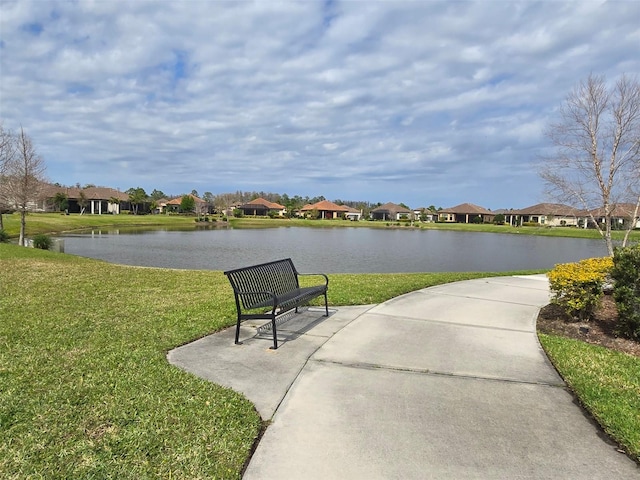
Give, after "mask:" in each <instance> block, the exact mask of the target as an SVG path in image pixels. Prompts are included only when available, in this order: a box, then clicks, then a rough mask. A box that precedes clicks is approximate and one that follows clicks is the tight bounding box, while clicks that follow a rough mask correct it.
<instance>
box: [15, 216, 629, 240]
mask: <svg viewBox="0 0 640 480" xmlns="http://www.w3.org/2000/svg"><path fill="white" fill-rule="evenodd" d="M212 218H214V217H212ZM229 224H230V225H232V226H233V227H234V228H268V227H283V226H285V227H311V228H329V227H331V228H336V227H350V228H382V229H386V228H402V229H410V228H413V229H421V230H452V231H462V232H485V233H503V234H511V235H540V236H553V237H572V238H591V239H600V235H599V234H598V232H597V231H595V230H585V229H581V228H570V227H554V228H546V227H518V228H515V227H511V226H509V225H489V224H487V225H475V224H463V223H419V224H414V226H413V227H411V226H407V225H406V224H402V226H398V225H397V224H396V223H395V222H382V221H376V222H370V221H360V222H351V221H348V220H304V219H287V218H274V219H271V218H250V217H247V218H232V219H230V220H229ZM4 225H5V231H6V232H7V233H8V234H9V235H10V236H12V237H16V236H17V235H18V233H19V229H20V218H19V216H18V215H17V214H13V215H5V216H4ZM202 225H207V224H200V226H202ZM208 225H210V226H211V225H213V224H212V223H209V224H208ZM107 227H123V228H126V227H162V228H197V224H196V222H195V218H194V217H186V216H180V215H61V214H58V213H34V214H30V215H28V217H27V236H33V235H36V234H38V233H59V232H66V231H72V230H80V229H87V228H107ZM622 237H623V233H622V232H613V238H614V239H616V240H621V239H622ZM631 240H632V241H640V230H636V231H634V232H632V234H631Z"/></svg>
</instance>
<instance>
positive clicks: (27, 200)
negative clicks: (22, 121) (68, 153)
mask: <svg viewBox="0 0 640 480" xmlns="http://www.w3.org/2000/svg"><path fill="white" fill-rule="evenodd" d="M11 137H12V139H13V141H12V142H11V146H12V150H13V152H12V154H11V155H10V158H9V160H8V161H7V162H6V163H5V165H4V170H5V172H4V174H5V177H4V179H5V181H3V191H4V192H5V195H6V198H7V199H8V201H10V202H11V203H12V204H13V205H14V206H15V208H16V209H17V210H18V211H19V212H20V237H19V239H18V244H19V245H25V227H26V221H27V220H26V219H27V211H28V210H29V207H30V205H33V204H34V202H37V200H38V196H39V193H40V189H41V187H42V184H43V182H44V180H45V177H44V174H45V165H44V160H43V159H42V157H40V156H39V155H38V153H37V152H36V149H35V147H34V146H33V142H32V141H31V138H29V136H28V135H27V134H26V133H25V132H24V129H23V128H20V133H16V134H15V135H12V136H11Z"/></svg>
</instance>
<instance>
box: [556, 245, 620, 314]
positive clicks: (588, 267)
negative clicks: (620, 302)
mask: <svg viewBox="0 0 640 480" xmlns="http://www.w3.org/2000/svg"><path fill="white" fill-rule="evenodd" d="M612 267H613V259H612V258H611V257H604V258H587V259H585V260H581V261H579V262H576V263H561V264H558V265H556V266H555V267H554V268H553V270H551V271H550V272H549V273H548V274H547V276H548V277H549V285H550V287H551V292H552V293H553V297H552V298H551V301H552V303H555V304H556V305H559V306H560V307H562V309H563V310H564V311H565V312H566V313H567V314H568V315H570V316H571V317H574V318H579V319H581V320H586V319H588V318H589V317H590V316H591V315H592V314H593V311H594V310H595V308H596V307H597V306H598V304H599V303H600V299H601V298H602V287H603V285H604V283H605V281H606V277H607V275H608V274H609V272H610V271H611V268H612Z"/></svg>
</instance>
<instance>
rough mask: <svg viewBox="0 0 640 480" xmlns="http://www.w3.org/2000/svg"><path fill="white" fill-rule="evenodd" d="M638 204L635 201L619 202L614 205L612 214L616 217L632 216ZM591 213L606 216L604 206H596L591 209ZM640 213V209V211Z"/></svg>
mask: <svg viewBox="0 0 640 480" xmlns="http://www.w3.org/2000/svg"><path fill="white" fill-rule="evenodd" d="M635 209H636V206H635V204H633V203H618V204H617V205H615V206H614V207H613V210H612V212H611V215H613V216H614V217H631V215H633V212H634V211H635ZM591 214H592V215H593V216H594V217H604V208H596V209H594V210H591ZM638 214H640V211H639V212H638Z"/></svg>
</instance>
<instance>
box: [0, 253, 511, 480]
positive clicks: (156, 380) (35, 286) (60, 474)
mask: <svg viewBox="0 0 640 480" xmlns="http://www.w3.org/2000/svg"><path fill="white" fill-rule="evenodd" d="M0 272H2V275H1V276H0V292H1V294H0V318H1V319H2V322H0V472H2V475H0V476H1V477H2V478H10V479H23V478H47V479H56V478H60V479H62V478H65V479H66V478H118V479H121V478H135V479H141V478H184V479H195V478H224V479H228V478H239V476H240V474H241V471H242V467H243V464H244V462H245V461H246V459H247V457H248V455H249V452H250V450H251V447H252V444H253V442H254V439H255V438H256V437H257V435H258V434H259V432H260V430H261V428H262V423H261V420H260V418H259V416H258V415H257V413H256V412H255V410H254V408H253V406H252V405H251V404H250V403H249V402H248V401H247V400H246V399H245V398H244V397H242V396H241V395H240V394H237V393H235V392H233V391H231V390H228V389H225V388H222V387H220V386H217V385H214V384H211V383H209V382H206V381H204V380H200V379H198V378H196V377H194V376H192V375H190V374H188V373H185V372H183V371H182V370H180V369H178V368H176V367H174V366H172V365H170V364H169V363H168V362H167V360H166V352H167V351H168V350H170V349H171V348H173V347H175V346H178V345H181V344H184V343H186V342H189V341H191V340H193V339H196V338H199V337H201V336H204V335H206V334H208V333H211V332H214V331H217V330H220V329H222V328H224V327H226V326H229V325H232V324H233V323H234V322H235V306H234V303H233V295H232V292H231V288H230V286H229V285H228V281H227V279H226V277H224V275H223V274H222V273H221V272H214V271H187V270H164V269H155V268H139V267H130V266H120V265H112V264H108V263H104V262H100V261H97V260H92V259H86V258H81V257H75V256H71V255H64V254H57V253H53V252H48V251H42V250H35V249H28V248H22V247H17V246H15V245H8V244H0ZM506 274H507V273H505V272H502V273H497V274H491V273H475V274H464V273H455V274H447V273H439V274H427V273H422V274H358V275H342V274H341V275H330V289H329V301H330V303H331V304H332V305H348V304H356V305H357V304H369V303H378V302H381V301H384V300H386V299H388V298H392V297H394V296H396V295H400V294H402V293H406V292H408V291H412V290H415V289H419V288H422V287H426V286H430V285H435V284H439V283H445V282H449V281H455V280H463V279H466V278H477V277H486V276H491V275H506Z"/></svg>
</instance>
